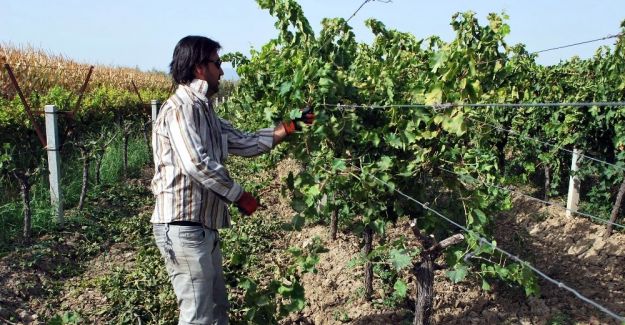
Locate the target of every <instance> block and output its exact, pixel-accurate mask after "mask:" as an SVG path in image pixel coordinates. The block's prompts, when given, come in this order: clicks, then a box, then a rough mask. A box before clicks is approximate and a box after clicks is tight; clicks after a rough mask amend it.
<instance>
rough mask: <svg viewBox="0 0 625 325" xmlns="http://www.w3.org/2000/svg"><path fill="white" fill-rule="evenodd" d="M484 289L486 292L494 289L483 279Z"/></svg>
mask: <svg viewBox="0 0 625 325" xmlns="http://www.w3.org/2000/svg"><path fill="white" fill-rule="evenodd" d="M482 289H484V291H490V289H492V288H491V286H490V283H488V282H487V281H486V280H485V279H482Z"/></svg>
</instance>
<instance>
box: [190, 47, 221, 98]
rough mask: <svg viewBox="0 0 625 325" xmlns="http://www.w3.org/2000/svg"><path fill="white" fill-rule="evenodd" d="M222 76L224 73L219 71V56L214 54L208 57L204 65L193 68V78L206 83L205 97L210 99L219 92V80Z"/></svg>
mask: <svg viewBox="0 0 625 325" xmlns="http://www.w3.org/2000/svg"><path fill="white" fill-rule="evenodd" d="M223 75H224V71H223V70H222V69H221V60H220V59H219V54H217V52H214V53H213V54H211V56H210V57H209V61H208V62H206V64H202V65H198V66H197V67H196V68H195V78H197V79H201V80H204V81H206V82H208V91H207V93H206V96H207V97H210V96H212V95H214V94H216V93H217V91H219V79H220V78H221V76H223Z"/></svg>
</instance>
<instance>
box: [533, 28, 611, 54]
mask: <svg viewBox="0 0 625 325" xmlns="http://www.w3.org/2000/svg"><path fill="white" fill-rule="evenodd" d="M621 35H623V33H619V34H615V35H608V36H606V37H601V38H597V39H592V40H589V41H583V42H578V43H573V44H568V45H562V46H557V47H552V48H548V49H545V50H540V51H534V52H532V54H538V53H543V52H548V51H554V50H559V49H564V48H567V47H572V46H577V45H582V44H588V43H593V42H598V41H603V40H606V39H610V38H616V37H620V36H621Z"/></svg>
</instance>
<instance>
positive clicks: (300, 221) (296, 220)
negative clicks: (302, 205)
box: [291, 213, 306, 230]
mask: <svg viewBox="0 0 625 325" xmlns="http://www.w3.org/2000/svg"><path fill="white" fill-rule="evenodd" d="M305 222H306V219H305V218H304V217H302V215H300V214H299V213H298V214H296V215H294V216H293V218H292V219H291V223H292V224H293V228H295V229H296V230H301V229H302V227H303V226H304V223H305Z"/></svg>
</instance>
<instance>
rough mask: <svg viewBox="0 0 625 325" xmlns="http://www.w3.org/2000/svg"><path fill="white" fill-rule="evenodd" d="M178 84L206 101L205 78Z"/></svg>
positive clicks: (206, 87)
mask: <svg viewBox="0 0 625 325" xmlns="http://www.w3.org/2000/svg"><path fill="white" fill-rule="evenodd" d="M180 86H182V87H186V88H188V89H189V90H191V92H192V93H193V95H194V96H195V97H197V98H199V99H201V100H203V101H205V102H208V98H206V92H207V91H208V82H207V81H206V80H201V79H193V81H191V82H190V83H188V84H185V85H180Z"/></svg>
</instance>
